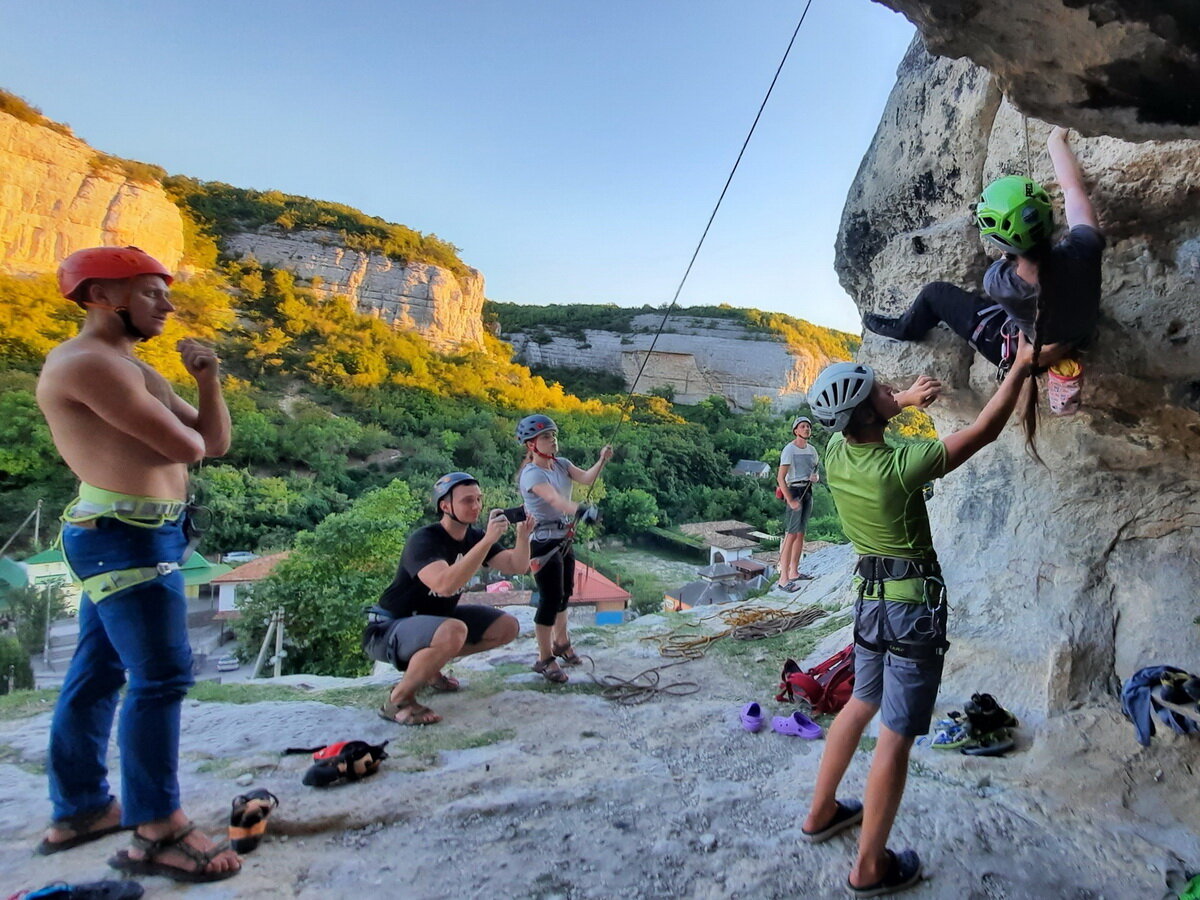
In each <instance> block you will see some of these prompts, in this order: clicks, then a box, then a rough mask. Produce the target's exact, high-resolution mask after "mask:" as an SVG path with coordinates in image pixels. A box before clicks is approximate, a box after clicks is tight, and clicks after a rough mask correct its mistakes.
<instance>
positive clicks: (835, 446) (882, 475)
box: [803, 339, 1033, 897]
mask: <svg viewBox="0 0 1200 900" xmlns="http://www.w3.org/2000/svg"><path fill="white" fill-rule="evenodd" d="M1032 360H1033V347H1032V345H1030V344H1029V343H1027V342H1026V341H1024V340H1023V339H1021V340H1020V341H1019V347H1018V350H1017V354H1016V359H1015V361H1014V363H1013V366H1012V370H1011V371H1010V373H1009V376H1008V378H1007V379H1006V380H1005V381H1004V383H1003V384H1002V385H1001V386H1000V388H999V390H997V391H996V394H995V395H994V396H993V397H992V399H991V400H990V401H988V403H987V405H986V406H985V407H984V408H983V410H982V411H981V412H980V413H979V416H978V417H977V418H976V419H975V421H974V422H973V423H972V424H970V425H968V426H967V427H966V428H963V429H962V430H960V431H956V432H954V433H953V434H951V435H948V436H947V437H945V438H943V439H941V440H937V439H934V440H921V441H910V442H907V443H905V444H902V445H899V446H891V445H889V444H886V443H885V442H884V432H885V430H886V428H887V425H888V422H889V420H891V419H892V418H893V417H895V416H896V415H897V414H898V413H899V412H900V409H901V406H902V405H916V406H927V405H928V404H929V403H931V402H932V401H933V400H934V399H936V397H937V395H938V393H939V392H940V387H941V386H940V385H938V384H937V382H933V381H931V380H928V379H918V381H917V383H916V384H914V385H913V387H912V388H911V389H909V391H896V390H894V389H893V388H891V387H890V386H889V385H887V384H884V383H883V382H882V381H880V380H879V379H878V378H877V377H876V375H875V372H874V371H873V370H872V369H871V368H870V366H866V365H862V364H859V363H851V362H844V363H835V364H834V365H832V366H829V367H828V368H826V369H825V370H824V371H823V372H822V373H821V374H820V375H819V376H817V380H816V382H815V383H814V384H813V387H812V390H811V391H810V392H809V406H810V407H811V408H812V413H813V417H814V418H815V419H816V420H817V421H818V422H819V423H821V424H822V425H824V426H825V427H827V428H830V429H832V430H833V431H835V432H839V433H838V434H835V435H834V436H833V437H832V438H831V439H830V441H829V443H828V445H827V446H826V448H825V481H826V483H827V484H828V485H829V489H830V491H831V492H832V494H833V499H834V503H835V504H836V506H837V511H838V515H839V516H840V518H841V521H842V527H843V528H844V529H845V532H846V536H847V537H848V538H849V539H850V541H851V543H853V544H854V549H855V550H856V551H857V552H858V554H859V559H858V563H857V567H856V575H855V579H854V583H855V587H856V589H857V591H858V600H857V602H856V603H855V607H854V643H855V648H854V695H853V697H852V698H851V699H850V701H849V702H848V703H847V704H846V706H845V708H844V709H843V710H842V711H841V712H840V713H838V716H837V718H836V719H835V720H834V722H833V724H832V725H831V726H830V728H829V733H828V735H827V736H826V742H825V752H824V755H823V756H822V757H821V765H820V769H819V771H818V774H817V783H816V787H815V790H814V791H813V797H812V804H811V807H810V809H809V813H808V818H807V819H806V820H805V822H804V825H803V833H804V836H805V838H806V839H807V840H809V841H810V842H812V843H820V842H822V841H825V840H827V839H829V838H830V837H832V836H833V835H835V834H837V833H838V832H840V831H842V830H844V829H846V828H849V827H851V826H853V825H855V824H857V823H859V822H860V821H861V822H862V834H861V836H860V839H859V846H858V858H857V860H856V861H855V863H854V866H853V868H852V869H851V871H850V876H849V887H850V889H851V890H852V891H853V892H854V893H855V894H856V895H859V896H870V897H874V896H879V895H882V894H887V893H892V892H894V891H898V890H902V889H904V888H906V887H909V886H911V885H913V884H915V883H916V882H917V881H918V880H919V879H920V876H921V861H920V858H919V857H918V856H917V854H916V852H915V851H913V850H905V851H903V852H901V853H894V852H892V851H891V850H889V849H888V848H887V840H888V835H889V834H890V833H891V829H892V822H893V821H894V819H895V817H896V812H897V810H898V809H899V806H900V799H901V797H902V796H903V794H904V784H905V777H906V775H907V772H908V755H909V751H910V749H911V747H912V742H913V739H914V738H915V737H916V736H917V735H921V734H925V733H926V732H927V731H928V730H929V725H930V720H931V718H932V714H933V707H934V701H935V700H936V698H937V691H938V686H939V685H940V683H941V678H942V662H943V656H944V654H945V652H946V648H947V647H948V646H949V642H948V641H947V640H946V609H947V607H946V598H945V589H944V585H943V582H942V579H941V569H940V567H939V565H938V560H937V556H936V554H935V552H934V548H933V538H932V535H931V532H930V528H929V516H928V513H927V512H926V509H925V501H924V498H923V496H922V487H923V485H924V484H925V483H926V482H928V481H930V480H931V479H934V478H940V477H942V476H943V475H946V474H947V473H949V472H951V471H953V470H954V469H956V468H958V467H959V466H961V465H962V464H963V463H964V462H966V461H967V460H968V459H970V458H971V457H972V456H974V455H975V454H976V453H977V452H979V451H980V450H982V449H983V448H984V447H986V446H987V445H988V444H990V443H992V442H993V441H995V440H996V438H997V437H999V435H1000V432H1001V430H1002V429H1003V427H1004V424H1005V422H1007V421H1008V418H1009V416H1010V415H1011V414H1012V411H1013V408H1014V407H1015V406H1016V403H1017V397H1018V394H1019V393H1020V390H1021V388H1022V386H1023V385H1024V383H1025V381H1026V380H1027V379H1028V377H1029V374H1030V371H1031V369H1032ZM881 708H882V710H883V718H882V723H881V726H880V729H879V739H878V742H877V743H876V745H875V753H874V757H873V758H872V760H871V770H870V773H869V774H868V776H867V787H866V796H865V797H864V800H863V802H861V803H860V802H858V801H856V800H838V799H837V789H838V786H839V785H840V784H841V781H842V777H843V776H844V775H845V773H846V769H847V767H848V766H849V764H850V760H851V758H852V757H853V756H854V754H855V752H856V751H857V750H858V746H859V739H860V738H861V737H862V733H863V730H864V729H865V728H866V726H867V725H868V724H869V723H870V721H871V719H873V718H874V717H875V714H876V713H877V712H879V711H880V709H881Z"/></svg>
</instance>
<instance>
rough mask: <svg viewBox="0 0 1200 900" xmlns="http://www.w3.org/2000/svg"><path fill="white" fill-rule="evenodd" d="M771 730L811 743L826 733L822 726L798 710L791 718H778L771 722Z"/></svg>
mask: <svg viewBox="0 0 1200 900" xmlns="http://www.w3.org/2000/svg"><path fill="white" fill-rule="evenodd" d="M771 729H772V730H774V731H778V732H779V733H780V734H790V735H793V736H794V737H802V738H805V739H806V740H810V741H815V740H816V739H817V738H819V737H821V736H822V735H823V734H824V733H825V732H824V730H823V729H822V728H821V726H820V725H818V724H817V723H816V722H814V721H813V720H812V719H810V718H809V717H808V716H806V715H805V714H804V713H802V712H800V710H796V711H795V712H794V713H792V714H791V715H790V716H776V717H775V718H774V719H772V720H771Z"/></svg>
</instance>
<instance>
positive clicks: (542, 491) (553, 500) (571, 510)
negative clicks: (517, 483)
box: [530, 466, 579, 517]
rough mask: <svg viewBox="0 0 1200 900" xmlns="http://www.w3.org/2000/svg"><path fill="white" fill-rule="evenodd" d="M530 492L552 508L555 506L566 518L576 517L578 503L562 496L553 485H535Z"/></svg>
mask: <svg viewBox="0 0 1200 900" xmlns="http://www.w3.org/2000/svg"><path fill="white" fill-rule="evenodd" d="M571 468H573V469H574V468H575V467H574V466H572V467H571ZM576 471H579V470H578V469H576ZM530 490H531V491H533V493H534V494H536V495H537V496H538V497H540V498H542V499H543V500H545V501H546V502H547V503H549V504H550V505H551V506H553V507H554V508H555V509H557V510H558V511H559V512H560V513H562V514H563V515H564V516H568V517H569V516H573V515H575V513H576V511H577V510H578V509H579V504H578V503H576V502H575V501H574V500H571V499H569V498H567V497H564V496H563V495H562V494H560V493H559V492H558V491H556V490H555V489H554V488H553V487H552V486H551V485H548V484H545V483H542V484H535V485H534V486H533V487H532V488H530Z"/></svg>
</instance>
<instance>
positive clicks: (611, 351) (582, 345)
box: [504, 315, 831, 409]
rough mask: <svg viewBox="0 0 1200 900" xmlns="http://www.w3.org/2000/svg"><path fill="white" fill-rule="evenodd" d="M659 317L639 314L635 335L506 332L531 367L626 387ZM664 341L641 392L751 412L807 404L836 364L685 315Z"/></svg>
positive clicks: (641, 382) (672, 325) (640, 385)
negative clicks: (760, 402)
mask: <svg viewBox="0 0 1200 900" xmlns="http://www.w3.org/2000/svg"><path fill="white" fill-rule="evenodd" d="M660 321H661V317H660V316H657V315H644V316H637V317H635V318H634V319H633V320H632V322H631V327H632V328H633V329H634V331H633V332H631V333H618V332H615V331H596V330H591V329H588V330H587V331H585V332H584V334H585V336H586V340H585V341H579V340H578V339H577V338H574V337H568V336H564V335H561V334H557V335H556V334H555V332H554V329H553V328H547V329H546V331H547V333H549V334H550V335H551V336H552V339H551V340H550V341H549V342H548V343H541V344H539V343H538V342H537V341H534V340H533V339H532V338H531V337H530V336H529V335H527V334H524V333H521V332H516V333H513V334H506V335H504V339H505V340H507V341H510V342H511V343H512V345H513V347H514V349H515V350H516V351H517V358H518V359H519V360H520V361H521V362H523V363H525V364H526V365H529V366H570V367H574V368H584V369H595V370H598V371H602V372H611V373H613V374H615V375H620V376H621V377H622V378H624V379H625V385H626V387H627V388H628V387H629V386H631V385H632V384H633V380H634V379H635V378H637V374H638V369H639V368H640V367H641V365H642V360H643V359H645V356H646V353H647V351H648V350H649V349H650V344H651V342H652V341H653V340H654V332H655V331H656V330H657V329H658V325H659V323H660ZM668 327H669V328H670V329H671V330H670V331H669V332H664V333H663V334H662V335H661V336H660V337H659V339H658V343H657V344H656V345H655V348H654V351H653V353H651V355H650V360H649V361H648V362H647V363H646V368H645V370H644V371H643V372H642V375H641V378H640V379H638V383H637V389H638V391H639V392H640V393H647V392H649V391H651V390H653V389H654V388H658V387H664V386H670V387H672V388H674V390H675V400H676V402H678V403H685V404H691V403H698V402H700V401H701V400H704V399H706V398H708V397H711V396H712V395H713V394H719V395H721V396H723V397H725V398H726V399H727V400H728V401H729V402H730V403H731V404H733V405H734V406H736V407H739V408H742V409H748V408H749V407H750V405H751V404H752V403H753V401H754V398H755V397H769V398H770V399H771V402H772V404H773V405H774V406H775V407H776V408H779V409H783V408H787V407H792V406H796V405H798V404H800V403H803V402H804V392H805V391H806V390H807V389H808V385H809V384H811V383H812V380H813V378H814V377H816V374H817V373H818V372H819V371H820V370H821V369H822V368H823V367H824V366H825V365H826V364H827V363H829V362H831V360H830V359H829V358H828V357H826V356H824V355H823V354H819V353H817V352H815V351H808V350H793V349H792V348H789V346H788V345H787V344H786V343H784V342H783V341H781V340H777V339H774V338H772V337H771V336H770V335H765V334H762V333H756V332H752V331H749V330H747V329H745V328H743V327H742V326H741V325H739V324H737V323H734V322H730V321H728V320H725V319H707V318H698V317H687V318H684V319H678V320H672V321H671V322H670V323H669V326H668Z"/></svg>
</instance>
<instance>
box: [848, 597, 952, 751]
mask: <svg viewBox="0 0 1200 900" xmlns="http://www.w3.org/2000/svg"><path fill="white" fill-rule="evenodd" d="M883 603H884V604H885V606H886V623H885V622H884V621H882V618H883V617H881V616H880V615H879V612H880V601H878V600H859V601H858V603H857V604H855V607H854V628H855V632H856V633H857V634H858V635H859V637H861V638H862V639H863V640H865V641H869V642H870V643H872V644H879V645H882V644H886V643H890V642H892V641H902V642H904V643H906V644H916V645H929V644H932V643H935V642H938V641H942V640H945V637H946V604H945V603H942V605H941V606H940V607H938V609H936V610H930V608H929V607H928V606H926V605H925V604H924V603H903V602H901V601H899V600H884V601H883ZM944 659H945V658H944V657H943V656H940V655H939V656H933V657H930V658H928V659H903V658H901V657H899V656H896V655H895V654H893V653H877V652H875V651H873V650H868V649H867V648H866V647H863V646H862V645H861V644H855V646H854V696H855V697H857V698H858V699H859V700H862V701H863V702H864V703H870V704H871V705H873V706H878V707H880V708H881V710H882V717H881V718H882V720H883V724H884V725H886V726H887V727H888V728H890V729H891V730H892V731H894V732H896V733H897V734H902V735H905V736H907V737H916V736H918V735H922V734H926V733H927V732H928V731H929V724H930V722H931V721H932V719H933V706H934V703H935V702H936V701H937V692H938V687H939V686H940V685H941V683H942V664H943V662H944Z"/></svg>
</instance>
